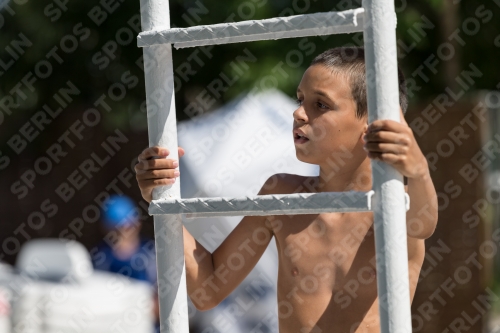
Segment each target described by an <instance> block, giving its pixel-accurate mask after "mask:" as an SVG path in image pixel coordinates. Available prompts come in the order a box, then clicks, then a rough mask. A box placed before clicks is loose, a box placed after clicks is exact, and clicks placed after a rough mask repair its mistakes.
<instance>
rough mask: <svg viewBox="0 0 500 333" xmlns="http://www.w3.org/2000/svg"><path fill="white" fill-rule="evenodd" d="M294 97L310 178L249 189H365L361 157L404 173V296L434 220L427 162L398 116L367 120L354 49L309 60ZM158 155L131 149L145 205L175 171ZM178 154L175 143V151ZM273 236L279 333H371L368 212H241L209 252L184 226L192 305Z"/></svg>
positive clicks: (209, 302)
mask: <svg viewBox="0 0 500 333" xmlns="http://www.w3.org/2000/svg"><path fill="white" fill-rule="evenodd" d="M403 80H404V79H403V78H402V76H401V75H400V82H401V84H400V105H401V111H404V112H406V107H407V102H406V91H405V88H404V83H403ZM297 103H298V108H297V110H295V112H294V113H293V117H294V124H293V139H294V143H295V149H296V155H297V158H298V159H299V160H300V161H303V162H306V163H312V164H318V165H319V167H320V174H319V176H316V177H303V176H298V175H293V174H277V175H274V176H272V177H270V178H269V179H268V180H267V181H266V182H265V184H264V185H263V186H262V189H261V190H260V192H259V195H265V194H286V193H295V192H341V191H349V190H355V191H369V190H370V189H371V188H372V181H371V166H370V159H379V160H382V161H384V162H386V163H389V164H390V165H392V166H394V167H395V168H396V169H397V170H398V171H399V172H401V173H402V174H403V175H404V176H405V177H406V178H407V186H406V187H405V188H406V191H407V192H408V194H409V196H410V198H411V205H410V210H409V211H408V212H407V214H406V219H407V241H408V267H409V272H410V274H409V275H410V276H409V278H410V297H411V300H413V297H414V295H415V289H416V286H417V281H418V276H419V273H420V269H421V267H422V263H423V260H424V254H425V244H424V240H425V239H426V238H428V237H430V236H431V235H432V234H433V232H434V229H435V227H436V224H437V197H436V192H435V189H434V185H433V183H432V180H431V178H430V175H429V169H428V166H427V161H426V159H425V157H424V155H423V154H422V152H421V150H420V148H419V147H418V145H417V143H416V141H415V137H414V136H413V134H412V131H411V129H410V128H409V127H408V124H407V123H406V122H405V120H404V116H403V112H400V113H401V123H399V122H395V121H390V120H377V121H374V122H373V123H371V124H368V123H367V107H366V83H365V67H364V52H363V49H360V48H336V49H331V50H328V51H326V52H324V53H322V54H320V55H319V56H317V57H316V58H315V59H314V60H313V62H312V64H311V66H310V67H309V68H308V69H307V70H306V71H305V73H304V75H303V77H302V80H301V82H300V84H299V86H298V88H297ZM188 153H189V152H188ZM168 154H169V152H168V151H167V150H166V149H163V148H160V147H151V148H147V149H146V150H144V152H142V153H141V154H140V155H139V163H138V164H137V165H136V173H137V180H138V183H139V187H140V189H141V193H142V196H143V197H144V199H145V200H147V201H151V192H152V190H153V188H154V187H156V186H160V185H169V184H172V183H173V182H174V181H175V178H176V177H178V176H179V173H178V171H177V170H175V169H176V168H177V167H178V164H177V163H178V162H177V161H174V160H172V159H168V158H166V157H167V156H168ZM183 155H184V150H183V149H182V148H180V147H179V156H183ZM346 155H348V156H349V157H348V158H346V157H345V156H346ZM153 157H161V159H152V158H153ZM339 157H342V158H339ZM273 236H274V237H275V239H276V245H277V250H278V255H279V269H278V271H279V273H278V318H279V329H280V332H281V333H298V332H300V333H306V332H307V333H309V332H311V333H314V332H333V333H354V332H357V333H361V332H367V333H379V332H380V322H379V311H378V296H377V281H376V264H375V243H374V233H373V213H321V214H308V215H294V216H289V215H280V216H246V217H244V218H243V220H242V221H241V222H240V223H239V224H238V226H237V227H236V228H235V229H234V230H233V231H232V232H231V233H230V234H229V236H228V237H227V238H226V239H225V240H224V241H223V242H222V244H221V245H220V246H219V247H218V248H217V249H216V250H215V251H214V252H213V253H210V252H209V251H207V250H206V249H205V248H204V247H203V246H202V245H201V244H200V243H198V242H197V241H196V240H195V239H194V238H193V237H192V236H191V235H190V234H189V232H188V231H187V230H186V229H184V252H185V257H186V259H185V260H186V277H187V288H188V294H189V295H190V298H191V300H192V301H193V303H194V305H195V306H196V307H197V308H198V309H200V310H208V309H211V308H213V307H215V306H216V305H217V304H219V303H220V302H221V301H222V300H223V299H224V298H225V297H226V296H227V295H228V294H229V293H231V291H232V290H234V289H235V287H236V286H238V284H240V283H241V281H242V280H243V279H244V278H245V277H246V276H247V274H248V273H249V272H250V271H251V270H252V268H253V267H254V266H255V264H256V263H257V261H258V260H259V258H260V257H261V255H262V253H263V252H264V250H265V249H266V247H267V246H268V244H269V241H270V240H271V238H272V237H273ZM240 263H243V264H240ZM237 265H239V266H241V267H237ZM404 278H405V277H403V276H402V277H401V279H404Z"/></svg>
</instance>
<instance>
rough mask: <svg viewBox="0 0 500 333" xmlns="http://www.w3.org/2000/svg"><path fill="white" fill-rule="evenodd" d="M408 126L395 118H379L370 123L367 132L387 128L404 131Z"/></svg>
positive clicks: (392, 130) (393, 130)
mask: <svg viewBox="0 0 500 333" xmlns="http://www.w3.org/2000/svg"><path fill="white" fill-rule="evenodd" d="M406 128H407V126H405V125H404V124H402V123H400V122H397V121H394V120H389V119H378V120H375V121H374V122H372V123H371V124H370V125H368V128H367V132H374V131H381V130H386V131H391V132H398V133H402V132H405V131H406Z"/></svg>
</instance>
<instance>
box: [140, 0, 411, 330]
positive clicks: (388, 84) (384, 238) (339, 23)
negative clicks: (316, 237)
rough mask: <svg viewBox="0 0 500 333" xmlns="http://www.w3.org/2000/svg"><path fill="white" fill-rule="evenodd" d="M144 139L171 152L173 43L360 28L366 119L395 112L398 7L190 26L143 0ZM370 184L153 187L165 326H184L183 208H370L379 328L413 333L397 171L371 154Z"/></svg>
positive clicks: (201, 211)
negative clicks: (275, 191)
mask: <svg viewBox="0 0 500 333" xmlns="http://www.w3.org/2000/svg"><path fill="white" fill-rule="evenodd" d="M141 21H142V29H143V32H142V33H140V34H139V36H138V38H137V43H138V46H140V47H143V48H144V49H143V51H144V63H145V66H144V67H145V79H146V101H147V116H148V130H149V145H150V146H153V145H160V146H163V147H167V148H168V149H169V151H170V156H169V157H170V158H174V159H177V158H178V155H177V128H176V115H175V103H174V76H173V67H172V49H171V45H172V44H173V45H174V46H175V47H176V48H182V47H195V46H202V45H213V44H226V43H236V42H248V41H256V40H269V39H279V38H291V37H303V36H314V35H331V34H338V33H353V32H359V31H364V41H365V42H364V43H365V57H366V59H365V61H366V71H367V89H368V92H367V93H368V116H369V122H372V121H374V120H375V119H392V120H396V121H399V97H398V77H397V57H396V33H395V27H396V15H395V12H394V3H393V0H364V1H363V7H362V8H358V9H354V10H347V11H343V12H328V13H316V14H307V15H297V16H289V17H278V18H271V19H265V20H258V21H256V20H251V21H243V22H237V23H222V24H214V25H206V26H195V27H189V28H172V29H171V28H170V12H169V2H168V0H141ZM371 163H372V175H373V189H372V191H369V192H366V193H365V192H340V193H309V194H305V193H299V194H297V193H296V194H290V195H262V196H255V197H241V198H195V199H182V198H180V185H179V181H177V182H176V183H174V184H173V185H171V186H164V187H161V188H157V189H155V190H154V192H153V199H154V200H153V201H152V203H151V205H150V208H149V213H150V214H152V215H154V228H155V240H156V255H157V264H158V289H159V291H158V292H159V300H160V321H161V332H162V333H167V332H168V333H188V332H189V328H188V310H187V292H186V275H185V264H184V251H183V238H182V220H181V214H189V215H191V216H198V217H199V216H229V215H233V216H241V215H276V214H312V213H321V212H363V211H364V212H366V211H373V213H374V230H375V244H376V258H377V283H378V295H379V310H380V319H381V331H382V332H383V333H411V312H410V288H409V280H408V259H407V242H406V223H405V221H406V210H407V209H408V205H409V199H408V198H407V196H406V197H405V193H404V185H403V182H402V175H401V174H400V173H399V172H397V171H396V170H395V169H394V168H392V167H390V166H389V165H387V164H385V163H382V162H378V161H372V162H371Z"/></svg>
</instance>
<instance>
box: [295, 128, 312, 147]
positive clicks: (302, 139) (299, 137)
mask: <svg viewBox="0 0 500 333" xmlns="http://www.w3.org/2000/svg"><path fill="white" fill-rule="evenodd" d="M308 141H309V139H308V138H307V137H306V136H305V135H304V133H303V132H302V131H300V130H297V129H296V130H294V131H293V142H294V143H295V144H302V143H306V142H308Z"/></svg>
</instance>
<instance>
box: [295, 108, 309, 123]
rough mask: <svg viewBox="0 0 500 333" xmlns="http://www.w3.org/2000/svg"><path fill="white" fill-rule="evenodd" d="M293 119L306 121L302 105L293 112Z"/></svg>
mask: <svg viewBox="0 0 500 333" xmlns="http://www.w3.org/2000/svg"><path fill="white" fill-rule="evenodd" d="M293 119H294V120H295V121H297V122H298V121H304V122H305V121H307V114H306V111H305V110H304V107H303V106H302V105H301V106H299V107H298V108H297V110H295V111H294V112H293Z"/></svg>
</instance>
